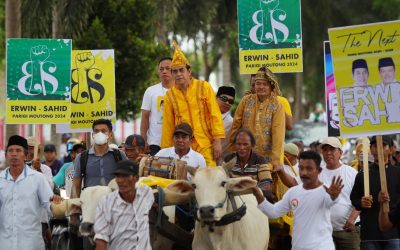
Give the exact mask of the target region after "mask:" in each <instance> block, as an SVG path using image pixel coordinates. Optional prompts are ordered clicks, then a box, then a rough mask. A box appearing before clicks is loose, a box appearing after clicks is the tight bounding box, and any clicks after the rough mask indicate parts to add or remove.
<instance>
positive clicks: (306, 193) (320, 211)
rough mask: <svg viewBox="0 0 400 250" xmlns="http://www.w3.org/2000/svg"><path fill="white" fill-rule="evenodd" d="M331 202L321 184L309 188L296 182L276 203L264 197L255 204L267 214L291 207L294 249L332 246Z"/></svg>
mask: <svg viewBox="0 0 400 250" xmlns="http://www.w3.org/2000/svg"><path fill="white" fill-rule="evenodd" d="M333 204H334V201H332V199H331V197H330V196H329V194H328V193H327V192H326V191H325V189H324V187H323V186H322V185H321V186H319V187H318V188H314V189H311V190H306V189H304V188H303V185H297V186H294V187H292V188H290V189H289V190H288V191H287V192H286V193H285V194H284V195H283V198H282V200H280V201H278V202H277V203H275V204H271V203H269V202H268V201H267V200H264V201H263V202H262V203H260V204H259V205H258V208H259V209H260V210H261V211H262V212H263V213H264V214H266V215H267V216H268V217H270V218H278V217H280V216H281V215H283V214H286V213H287V212H289V211H290V210H292V211H293V218H294V220H293V238H292V249H293V250H322V249H323V250H334V249H335V245H334V243H333V239H332V225H331V220H330V215H331V213H330V208H331V206H332V205H333Z"/></svg>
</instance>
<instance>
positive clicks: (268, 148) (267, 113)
mask: <svg viewBox="0 0 400 250" xmlns="http://www.w3.org/2000/svg"><path fill="white" fill-rule="evenodd" d="M240 128H246V129H248V130H250V131H251V132H252V133H253V135H254V137H255V138H256V145H255V147H254V150H255V151H256V152H257V153H258V154H260V155H261V156H264V157H266V158H267V160H269V161H271V163H272V164H282V163H283V161H282V160H283V159H282V157H281V155H282V154H283V143H284V139H285V111H284V110H283V107H282V104H281V103H280V102H279V101H278V99H277V98H276V96H275V95H271V96H270V97H269V98H267V99H266V100H264V101H262V102H261V101H259V100H258V98H257V94H251V95H246V96H245V97H243V99H242V101H241V102H240V103H239V105H238V107H237V109H236V113H235V117H234V119H233V124H232V130H231V137H230V149H231V150H232V149H233V140H234V137H235V134H236V132H237V131H238V130H239V129H240ZM232 151H233V150H232Z"/></svg>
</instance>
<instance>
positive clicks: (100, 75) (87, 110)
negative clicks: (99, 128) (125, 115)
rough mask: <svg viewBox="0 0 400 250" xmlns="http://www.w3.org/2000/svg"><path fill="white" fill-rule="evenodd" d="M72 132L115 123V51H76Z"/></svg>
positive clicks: (74, 51)
mask: <svg viewBox="0 0 400 250" xmlns="http://www.w3.org/2000/svg"><path fill="white" fill-rule="evenodd" d="M71 60H72V62H71V65H72V71H71V109H72V110H71V125H70V127H71V129H90V128H91V127H92V123H93V121H95V120H97V119H100V118H106V119H111V120H112V122H113V123H115V121H116V109H115V74H114V50H73V51H72V59H71Z"/></svg>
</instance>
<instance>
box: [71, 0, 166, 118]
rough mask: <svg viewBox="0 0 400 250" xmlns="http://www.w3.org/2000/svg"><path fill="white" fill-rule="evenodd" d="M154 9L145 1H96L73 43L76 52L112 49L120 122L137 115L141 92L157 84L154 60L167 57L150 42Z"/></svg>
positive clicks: (158, 46)
mask: <svg viewBox="0 0 400 250" xmlns="http://www.w3.org/2000/svg"><path fill="white" fill-rule="evenodd" d="M156 9H157V6H156V4H155V2H153V1H147V0H136V1H125V0H115V1H112V0H98V1H96V6H94V12H93V14H92V15H90V17H89V24H90V25H89V28H88V29H87V30H86V31H84V32H83V33H82V35H81V36H80V37H79V38H78V39H77V40H75V43H74V44H75V45H74V47H75V48H78V49H107V48H113V49H115V76H116V85H115V86H116V88H115V90H116V95H117V115H118V117H119V118H122V119H128V118H134V117H135V116H136V114H137V113H139V111H140V106H141V102H142V97H143V93H144V91H145V89H146V88H147V87H148V86H149V85H150V84H151V83H154V82H156V81H157V77H156V74H155V70H156V66H157V62H158V59H159V58H160V57H163V56H170V55H171V52H170V51H169V49H168V48H166V47H164V46H162V45H157V44H156V42H155V39H154V38H155V37H156V34H155V32H156V29H154V23H155V21H156V13H157V11H156ZM144 10H145V11H144Z"/></svg>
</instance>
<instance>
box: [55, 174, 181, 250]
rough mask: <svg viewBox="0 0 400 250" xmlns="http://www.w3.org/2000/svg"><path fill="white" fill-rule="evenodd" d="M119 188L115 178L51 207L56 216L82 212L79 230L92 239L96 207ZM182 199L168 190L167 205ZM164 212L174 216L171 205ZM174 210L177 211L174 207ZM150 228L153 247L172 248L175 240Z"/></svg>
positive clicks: (61, 216) (153, 227) (152, 227)
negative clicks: (78, 196) (105, 184)
mask: <svg viewBox="0 0 400 250" xmlns="http://www.w3.org/2000/svg"><path fill="white" fill-rule="evenodd" d="M117 189H118V185H117V183H116V182H115V179H113V180H112V181H110V183H109V184H108V186H93V187H87V188H85V189H83V190H82V192H81V195H80V198H74V199H68V200H64V201H63V202H62V203H61V204H54V203H52V204H51V209H52V212H53V217H54V218H65V216H70V215H71V214H81V215H82V221H81V223H80V226H79V232H80V233H81V235H83V236H86V237H89V238H90V239H91V238H93V237H94V234H95V232H94V229H93V225H94V221H95V217H96V207H97V205H98V204H99V202H100V201H101V199H102V198H103V197H104V196H106V195H107V194H108V193H111V192H112V191H115V190H117ZM181 200H182V197H180V196H177V195H169V193H168V191H166V198H165V205H166V206H168V205H171V204H176V203H178V202H179V201H181ZM163 210H164V212H165V213H166V214H167V216H169V217H170V218H171V217H172V218H173V217H174V214H173V213H172V214H171V209H170V207H164V208H163ZM172 211H173V212H174V211H175V207H173V209H172ZM150 229H151V230H152V231H153V234H152V239H151V240H152V247H153V249H170V248H171V246H172V244H173V242H171V241H170V240H168V239H166V238H165V237H164V236H162V235H159V234H157V233H156V228H155V226H153V225H151V227H150ZM92 243H93V242H92Z"/></svg>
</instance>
